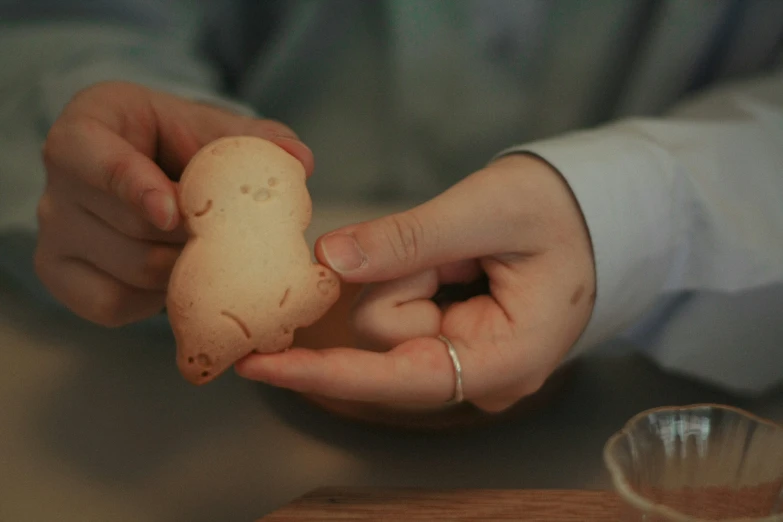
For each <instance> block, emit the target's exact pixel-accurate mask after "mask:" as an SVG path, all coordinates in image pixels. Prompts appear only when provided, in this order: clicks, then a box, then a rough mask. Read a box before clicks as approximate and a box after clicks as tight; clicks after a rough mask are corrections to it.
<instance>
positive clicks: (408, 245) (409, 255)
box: [386, 212, 424, 265]
mask: <svg viewBox="0 0 783 522" xmlns="http://www.w3.org/2000/svg"><path fill="white" fill-rule="evenodd" d="M386 223H387V230H386V237H387V238H388V244H389V250H390V251H391V253H392V254H393V255H394V257H395V259H396V260H397V261H398V262H400V263H401V264H404V265H405V264H411V263H413V262H415V261H416V260H417V259H419V255H420V247H421V243H422V238H423V235H424V227H423V225H422V223H421V221H420V220H419V219H418V218H417V217H416V216H415V215H414V214H412V213H410V212H405V213H402V214H396V215H392V216H389V219H388V220H387V222H386Z"/></svg>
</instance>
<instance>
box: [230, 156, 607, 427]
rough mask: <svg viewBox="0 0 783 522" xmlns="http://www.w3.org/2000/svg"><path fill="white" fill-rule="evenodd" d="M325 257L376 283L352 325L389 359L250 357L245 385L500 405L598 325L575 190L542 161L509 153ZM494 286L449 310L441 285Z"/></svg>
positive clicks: (327, 239) (242, 369)
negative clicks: (456, 362) (456, 364)
mask: <svg viewBox="0 0 783 522" xmlns="http://www.w3.org/2000/svg"><path fill="white" fill-rule="evenodd" d="M316 254H317V256H318V259H319V260H320V261H321V262H322V263H324V264H326V265H328V266H331V267H332V268H333V269H335V270H336V271H337V272H338V273H340V274H341V276H342V278H343V280H344V281H346V282H350V283H373V284H371V285H369V286H368V288H367V291H366V292H365V293H364V295H363V296H362V298H361V299H360V301H359V303H358V305H357V307H356V309H355V312H354V317H353V320H354V324H355V327H356V329H357V331H358V333H359V334H360V335H361V338H362V339H365V340H367V341H368V342H369V344H370V345H374V346H376V347H380V348H381V349H380V350H377V351H376V350H365V349H358V348H354V347H337V348H329V349H325V350H311V349H306V348H292V349H290V350H288V351H286V352H283V353H279V354H266V355H260V354H252V355H250V356H248V357H246V358H245V359H243V360H241V361H239V362H238V363H237V365H236V370H237V372H238V373H239V374H240V375H241V376H243V377H246V378H248V379H253V380H259V381H263V382H266V383H268V384H271V385H274V386H279V387H284V388H289V389H292V390H294V391H297V392H301V393H305V394H310V395H317V396H322V397H326V398H333V399H342V400H348V401H360V402H370V403H382V404H392V405H394V404H405V405H413V404H415V405H420V406H438V405H442V404H445V403H447V402H448V401H449V400H450V399H451V398H452V397H453V396H454V393H455V384H456V381H455V372H454V368H453V366H452V361H451V358H450V356H449V353H448V351H447V349H446V346H445V344H444V342H443V341H441V340H439V339H438V336H439V335H444V336H445V337H447V338H448V339H450V340H451V342H452V343H453V345H454V347H455V350H456V352H457V354H458V357H459V359H460V362H461V365H462V376H463V385H464V388H463V389H464V398H465V400H467V401H470V402H472V403H473V404H475V405H476V406H478V407H479V408H481V409H483V410H485V411H490V412H495V411H501V410H504V409H506V408H508V407H510V406H511V405H513V404H514V403H516V402H517V401H518V400H519V399H521V398H523V397H525V396H527V395H529V394H531V393H533V392H535V391H536V390H538V388H539V387H540V386H541V385H542V384H543V383H544V382H545V381H546V379H547V378H548V377H549V375H550V374H551V373H552V372H553V371H554V370H555V369H556V368H557V367H558V365H559V364H560V362H561V361H562V360H563V358H564V356H565V355H566V354H567V353H568V351H569V348H571V346H573V344H574V343H575V342H576V341H577V339H578V338H579V336H580V334H581V333H582V331H583V330H584V328H585V326H586V325H587V322H588V320H589V318H590V314H591V312H592V309H593V303H594V299H595V286H596V285H595V269H594V261H593V255H592V250H591V243H590V239H589V235H588V232H587V229H586V226H585V224H584V220H583V217H582V214H581V211H580V210H579V207H578V205H577V202H576V201H575V199H574V197H573V195H572V193H571V191H570V189H569V188H568V186H567V184H566V182H565V181H564V180H563V179H562V177H561V176H560V175H559V174H558V173H557V172H556V171H554V170H553V169H552V168H551V167H550V166H549V165H548V164H546V163H545V162H543V161H541V160H539V159H537V158H535V157H533V156H528V155H516V156H508V157H505V158H502V159H499V160H497V161H495V162H493V163H492V164H491V165H489V166H487V167H486V168H484V169H482V170H480V171H479V172H477V173H475V174H473V175H471V176H469V177H467V178H466V179H464V180H463V181H461V182H460V183H458V184H456V185H455V186H454V187H452V188H451V189H449V190H447V191H446V192H444V193H443V194H441V195H439V196H438V197H436V198H434V199H432V200H431V201H429V202H427V203H425V204H423V205H421V206H418V207H416V208H414V209H411V210H409V211H406V212H403V213H400V214H395V215H391V216H387V217H384V218H381V219H378V220H374V221H370V222H367V223H362V224H358V225H353V226H349V227H346V228H344V229H341V230H338V231H335V232H332V233H330V234H327V235H326V236H324V237H322V238H320V239H319V242H318V243H317V245H316ZM480 277H486V278H488V281H489V286H488V289H489V291H488V292H487V293H485V294H484V295H478V296H475V297H472V298H470V299H468V300H466V301H461V302H456V303H452V304H450V305H446V306H443V307H441V306H439V305H438V304H437V303H436V302H435V301H434V300H433V299H432V298H433V297H434V296H435V295H436V293H437V292H438V289H439V288H440V287H441V286H442V285H447V284H453V283H466V282H470V281H475V280H476V279H478V278H480Z"/></svg>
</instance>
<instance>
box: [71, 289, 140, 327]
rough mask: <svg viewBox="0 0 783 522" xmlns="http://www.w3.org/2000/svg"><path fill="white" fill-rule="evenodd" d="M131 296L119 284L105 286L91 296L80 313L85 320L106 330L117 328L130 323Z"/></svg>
mask: <svg viewBox="0 0 783 522" xmlns="http://www.w3.org/2000/svg"><path fill="white" fill-rule="evenodd" d="M131 297H132V296H131V295H129V292H128V291H127V290H125V289H124V288H123V287H122V286H121V285H119V284H106V285H103V288H101V289H100V291H98V292H96V293H95V295H93V296H91V299H90V300H89V303H87V304H86V305H85V306H84V308H83V309H82V311H81V312H79V310H78V309H77V310H76V312H77V313H80V315H82V316H83V317H84V318H85V319H87V320H89V321H92V322H94V323H97V324H99V325H101V326H105V327H107V328H117V327H120V326H124V325H126V324H128V323H129V322H130V320H129V319H128V316H129V310H128V309H129V306H130V304H131V302H132V301H131Z"/></svg>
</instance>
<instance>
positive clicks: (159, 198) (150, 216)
mask: <svg viewBox="0 0 783 522" xmlns="http://www.w3.org/2000/svg"><path fill="white" fill-rule="evenodd" d="M141 209H142V212H143V214H144V217H145V219H147V221H149V222H150V223H151V224H152V225H154V226H155V227H157V228H159V229H160V230H162V231H164V232H169V231H172V230H174V229H176V228H177V226H178V225H179V209H178V207H177V199H176V196H175V195H174V194H172V193H170V192H165V191H162V190H159V189H151V190H147V191H146V192H144V193H143V194H142V196H141Z"/></svg>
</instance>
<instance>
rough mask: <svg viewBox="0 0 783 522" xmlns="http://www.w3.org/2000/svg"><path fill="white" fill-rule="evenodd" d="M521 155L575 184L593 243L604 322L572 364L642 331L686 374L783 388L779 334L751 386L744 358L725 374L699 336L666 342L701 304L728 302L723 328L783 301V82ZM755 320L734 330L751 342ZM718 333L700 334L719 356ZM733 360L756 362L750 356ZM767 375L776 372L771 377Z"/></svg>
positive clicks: (729, 88) (537, 145)
mask: <svg viewBox="0 0 783 522" xmlns="http://www.w3.org/2000/svg"><path fill="white" fill-rule="evenodd" d="M520 152H524V153H530V154H534V155H537V156H539V157H540V158H542V159H544V160H545V161H547V162H548V163H549V164H551V165H552V166H553V167H554V168H555V169H556V170H557V171H559V172H560V173H561V174H562V175H563V177H564V178H565V179H566V181H567V182H568V183H569V185H570V187H571V189H572V191H573V193H574V195H575V196H576V199H577V200H578V202H579V205H580V206H581V210H582V212H583V215H584V217H585V220H586V223H587V227H588V229H589V233H590V235H591V240H592V243H593V249H594V255H595V263H596V276H597V292H596V303H595V309H594V312H593V315H592V318H591V320H590V322H589V324H588V326H587V328H586V330H585V332H584V333H583V335H582V337H581V339H580V340H579V342H578V343H577V345H576V346H575V347H574V349H573V351H572V354H571V357H574V356H576V355H578V354H580V353H583V352H585V351H586V350H589V349H590V348H592V347H595V346H597V345H599V344H600V343H602V342H603V341H606V340H608V339H609V338H611V337H615V336H618V335H619V334H621V333H624V332H628V331H629V328H631V327H638V325H642V324H643V326H644V331H645V332H646V336H645V337H646V339H647V340H648V341H650V342H652V341H651V340H652V339H653V338H654V337H656V336H658V337H659V338H660V339H664V338H666V339H667V341H666V343H668V344H666V347H662V346H663V345H660V344H659V345H658V347H657V348H649V347H648V348H649V350H650V352H651V353H652V352H657V355H658V356H659V357H660V360H661V361H664V363H665V364H668V365H669V366H671V367H673V368H675V369H683V368H686V367H687V368H686V369H685V370H683V371H686V372H688V373H690V374H698V376H699V377H702V378H704V379H707V380H711V381H714V382H719V383H721V384H727V385H728V386H730V387H732V388H735V389H738V390H761V389H765V388H767V387H769V386H772V385H773V383H774V382H775V381H779V380H780V379H781V377H783V372H782V371H781V368H783V350H781V349H780V346H781V345H782V344H781V343H783V328H781V327H780V326H778V327H777V328H773V329H772V330H767V332H766V333H767V334H768V335H767V336H766V337H767V340H766V346H765V347H757V349H758V350H761V351H763V353H761V352H759V353H760V356H759V357H756V360H755V361H754V362H755V363H756V364H757V366H758V367H759V368H761V369H759V371H756V372H755V373H754V372H752V371H748V372H746V373H745V374H744V375H742V376H738V375H737V373H738V372H737V371H736V364H737V361H738V360H739V361H742V360H743V358H742V357H739V359H738V358H737V357H735V356H732V357H731V358H729V359H731V362H730V363H729V362H725V363H721V362H720V361H716V360H715V357H716V355H717V356H718V357H723V359H724V360H725V361H728V360H729V359H727V358H726V357H727V356H726V354H727V353H729V352H730V351H731V350H732V348H731V347H729V346H725V347H724V348H725V350H724V351H723V352H720V351H719V350H717V349H716V350H715V351H713V352H712V353H710V348H708V347H706V346H704V345H703V344H704V343H701V344H700V343H699V342H698V339H697V338H698V337H699V334H698V333H696V332H694V331H693V330H691V331H690V332H689V333H688V335H681V336H680V337H679V338H678V339H673V338H672V337H670V336H669V337H668V338H667V335H666V334H665V333H664V330H665V327H666V326H667V325H672V324H676V323H677V321H675V320H674V318H676V316H677V314H678V313H680V312H678V311H677V310H678V308H682V307H683V301H684V300H687V299H688V298H689V297H693V296H707V295H712V296H718V298H719V299H721V300H722V301H723V309H722V311H720V313H718V311H714V312H715V313H713V314H712V321H716V320H721V319H719V318H722V319H723V320H728V319H730V318H732V317H733V318H735V319H736V318H738V317H740V316H741V315H743V314H740V313H739V312H740V308H744V307H745V306H747V299H746V297H747V295H748V294H750V293H753V292H755V291H757V290H758V289H767V294H768V293H769V289H775V288H778V289H779V290H780V289H783V286H781V285H783V71H778V72H776V73H775V74H772V75H770V76H766V77H763V78H758V79H754V80H750V81H745V82H743V83H737V84H733V85H723V86H720V87H717V88H713V89H711V90H710V91H708V92H704V93H702V94H700V95H698V96H697V97H695V98H693V99H691V100H688V101H687V102H685V103H684V104H682V105H680V106H678V107H676V108H674V109H673V110H672V111H671V112H669V113H668V114H666V115H665V116H664V117H662V118H657V119H645V118H634V119H627V120H623V121H618V122H615V123H612V124H609V125H606V126H603V127H600V128H597V129H593V130H585V131H579V132H574V133H571V134H568V135H565V136H562V137H559V138H554V139H548V140H542V141H538V142H534V143H530V144H525V145H521V146H517V147H513V148H511V149H509V150H507V151H504V153H503V154H505V153H520ZM778 294H779V297H783V291H780V292H778ZM763 301H764V302H765V307H769V306H770V305H771V304H772V303H773V302H777V303H779V305H778V306H779V309H778V310H777V312H774V310H773V311H771V312H773V313H776V314H777V318H776V320H775V321H774V324H778V325H779V324H780V323H781V314H782V313H783V312H781V310H783V299H781V298H778V299H777V301H774V299H773V300H772V301H770V296H769V295H766V294H765V296H764V299H763ZM710 306H712V305H710ZM685 308H687V306H686V307H685ZM713 308H714V306H713ZM683 313H684V312H683ZM683 313H680V315H683ZM690 315H694V314H692V313H691V314H690ZM696 315H698V314H696ZM745 315H746V316H747V314H745ZM652 319H654V321H653V320H652ZM746 319H747V320H748V321H749V323H747V324H744V325H743V324H737V322H736V320H735V321H729V323H728V324H731V325H732V327H734V328H736V329H739V330H742V329H743V328H745V329H749V330H753V329H754V326H750V325H753V324H754V323H753V318H751V317H746ZM757 319H763V318H762V317H760V316H759V317H757ZM645 321H646V322H645ZM762 322H763V321H761V322H756V323H755V326H756V327H761V326H763V325H762V324H761V323H762ZM767 322H769V321H767ZM770 324H772V323H770ZM716 326H717V325H716V324H715V323H714V322H713V323H712V325H710V323H709V321H708V322H707V323H704V324H700V325H697V324H695V323H693V324H692V327H693V329H698V328H706V330H705V333H704V335H702V339H708V338H709V339H711V340H712V341H713V342H714V341H715V339H714V337H715V336H713V335H711V334H709V335H708V333H709V332H710V330H713V331H715V330H716V328H715V327H716ZM721 326H725V325H721ZM639 328H641V327H639ZM679 328H680V329H683V327H682V325H680V326H679ZM755 329H757V328H755ZM639 331H641V330H639ZM734 337H736V336H734ZM756 337H758V336H756ZM762 337H764V336H763V335H762ZM686 339H687V341H686ZM734 341H737V339H736V338H734ZM773 345H774V347H773ZM672 346H674V347H675V348H672ZM696 346H698V350H701V352H700V353H701V355H700V356H696V355H692V356H690V359H689V360H688V362H687V363H686V362H685V361H684V359H687V358H688V357H687V356H684V355H683V354H684V353H685V352H688V350H689V349H691V348H692V349H691V351H692V352H694V353H695V352H696V351H697V348H694V347H696ZM689 347H691V348H689ZM678 350H679V353H678ZM664 352H668V353H667V354H665V355H664ZM733 353H734V354H735V355H736V353H742V354H744V356H745V357H746V358H747V359H753V357H754V356H753V354H752V353H751V352H750V351H749V350H748V349H747V347H746V346H741V345H740V346H734V348H733ZM745 362H746V363H747V362H748V361H745ZM769 364H777V366H776V367H773V368H772V371H769V368H767V369H766V370H764V369H763V368H762V367H764V366H768V365H769ZM678 365H679V367H678ZM744 367H748V364H745V365H744ZM765 372H766V373H765ZM740 373H741V372H740ZM762 374H763V375H762Z"/></svg>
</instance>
